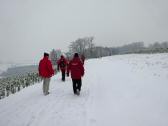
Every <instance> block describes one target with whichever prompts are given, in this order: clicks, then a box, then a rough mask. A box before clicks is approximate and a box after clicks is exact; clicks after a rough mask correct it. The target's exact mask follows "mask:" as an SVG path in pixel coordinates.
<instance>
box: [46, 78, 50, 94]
mask: <svg viewBox="0 0 168 126" xmlns="http://www.w3.org/2000/svg"><path fill="white" fill-rule="evenodd" d="M49 85H50V78H47V82H46V94H49Z"/></svg>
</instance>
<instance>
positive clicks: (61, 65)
mask: <svg viewBox="0 0 168 126" xmlns="http://www.w3.org/2000/svg"><path fill="white" fill-rule="evenodd" d="M57 65H58V70H59V69H61V73H62V81H65V72H66V70H67V65H68V62H67V60H66V59H65V57H64V56H63V55H61V58H60V59H59V60H58V62H57Z"/></svg>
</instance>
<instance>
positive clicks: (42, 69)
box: [39, 57, 54, 78]
mask: <svg viewBox="0 0 168 126" xmlns="http://www.w3.org/2000/svg"><path fill="white" fill-rule="evenodd" d="M39 75H40V76H41V77H45V78H50V77H52V76H53V75H54V70H53V68H52V64H51V61H50V60H49V59H48V57H44V58H43V59H42V60H40V63H39Z"/></svg>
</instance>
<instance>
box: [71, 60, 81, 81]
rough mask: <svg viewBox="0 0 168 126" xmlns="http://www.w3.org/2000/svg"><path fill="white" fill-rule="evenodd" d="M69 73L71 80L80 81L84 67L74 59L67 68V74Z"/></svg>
mask: <svg viewBox="0 0 168 126" xmlns="http://www.w3.org/2000/svg"><path fill="white" fill-rule="evenodd" d="M69 71H70V72H71V78H72V79H81V77H82V76H83V75H84V67H83V64H82V62H81V60H80V58H78V57H75V58H73V59H72V60H71V61H70V63H69V66H68V72H69Z"/></svg>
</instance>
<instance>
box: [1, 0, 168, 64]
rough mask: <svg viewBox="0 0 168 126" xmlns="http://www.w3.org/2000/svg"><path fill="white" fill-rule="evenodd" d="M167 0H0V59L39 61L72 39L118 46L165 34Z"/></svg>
mask: <svg viewBox="0 0 168 126" xmlns="http://www.w3.org/2000/svg"><path fill="white" fill-rule="evenodd" d="M167 5H168V0H0V57H1V59H0V61H14V62H23V61H29V62H31V61H32V62H38V60H40V58H41V57H42V55H43V52H44V51H50V50H51V49H61V50H63V51H67V50H68V45H69V44H70V42H71V41H74V40H76V39H77V38H81V37H86V36H94V37H95V39H94V43H95V44H96V45H102V46H120V45H123V44H128V43H131V42H136V41H144V43H145V44H148V43H152V42H155V41H159V42H162V41H167V40H168V7H167Z"/></svg>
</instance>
